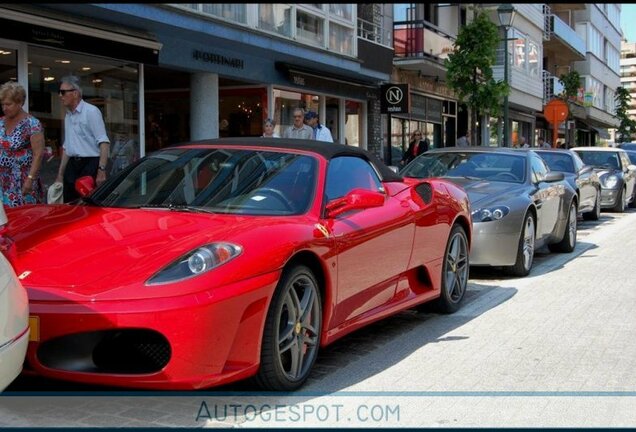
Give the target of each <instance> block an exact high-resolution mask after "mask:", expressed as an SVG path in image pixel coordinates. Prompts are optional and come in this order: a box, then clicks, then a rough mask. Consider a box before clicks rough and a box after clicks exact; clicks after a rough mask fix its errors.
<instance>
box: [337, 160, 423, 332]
mask: <svg viewBox="0 0 636 432" xmlns="http://www.w3.org/2000/svg"><path fill="white" fill-rule="evenodd" d="M356 188H364V189H368V190H373V191H383V188H382V184H381V182H380V180H379V178H378V176H377V174H376V173H375V171H374V170H373V168H372V167H371V165H370V164H369V163H368V162H367V161H366V160H364V159H361V158H358V157H351V156H343V157H339V158H335V159H333V160H332V161H331V162H330V165H329V168H328V171H327V185H326V189H325V192H326V195H327V201H329V200H332V199H335V198H339V197H342V196H345V195H346V194H347V193H348V192H349V191H351V190H353V189H356ZM325 223H326V224H328V226H330V228H331V235H333V236H334V238H335V241H336V250H337V266H338V268H337V275H338V280H337V306H336V311H335V319H334V321H333V323H334V325H340V324H342V323H344V322H345V321H348V320H351V319H353V318H356V317H359V316H360V315H363V314H365V313H366V312H369V311H370V310H372V309H374V308H377V307H381V306H382V305H384V304H387V303H388V302H389V301H390V300H391V298H392V297H393V296H394V294H395V289H396V284H397V276H398V275H399V274H401V273H403V272H404V271H405V270H406V268H407V265H408V262H409V258H410V256H411V250H412V247H413V234H414V230H415V226H414V214H413V211H412V209H411V208H410V206H409V205H408V204H406V205H405V204H403V203H402V202H400V201H399V200H397V199H395V198H391V197H387V198H386V200H385V202H384V205H382V206H381V207H375V208H367V209H364V210H353V211H349V212H346V213H343V214H341V215H339V216H337V217H335V218H332V219H331V220H327V221H325Z"/></svg>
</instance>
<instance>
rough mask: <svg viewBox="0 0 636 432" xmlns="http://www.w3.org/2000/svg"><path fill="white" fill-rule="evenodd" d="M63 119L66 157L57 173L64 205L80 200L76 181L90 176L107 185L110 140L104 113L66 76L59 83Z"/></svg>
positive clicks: (73, 80)
mask: <svg viewBox="0 0 636 432" xmlns="http://www.w3.org/2000/svg"><path fill="white" fill-rule="evenodd" d="M59 95H60V99H61V101H62V105H64V107H65V108H66V116H65V117H64V144H63V146H62V147H63V149H64V153H63V155H62V162H61V163H60V169H59V171H58V173H57V179H56V181H57V182H63V184H64V202H70V201H73V200H75V199H77V198H79V194H78V193H77V192H76V191H75V180H77V179H78V178H80V177H84V176H91V177H93V178H94V179H95V183H96V184H97V185H100V184H102V183H104V182H105V181H106V163H107V162H108V153H109V146H110V140H109V139H108V135H106V127H105V125H104V119H103V118H102V112H101V111H100V110H99V108H97V107H96V106H95V105H91V104H89V103H88V102H85V101H84V100H82V88H81V87H80V81H79V78H78V77H76V76H72V75H71V76H67V77H64V78H62V80H61V81H60V90H59Z"/></svg>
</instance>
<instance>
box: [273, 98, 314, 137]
mask: <svg viewBox="0 0 636 432" xmlns="http://www.w3.org/2000/svg"><path fill="white" fill-rule="evenodd" d="M319 107H320V97H319V96H318V95H313V94H310V93H298V92H293V91H287V90H277V89H276V90H274V112H275V114H274V115H275V120H276V129H275V130H276V132H277V133H278V134H279V135H280V136H283V132H284V131H285V129H287V128H288V127H290V126H291V125H292V124H294V108H302V109H303V110H305V112H307V111H309V110H312V111H316V112H318V111H319Z"/></svg>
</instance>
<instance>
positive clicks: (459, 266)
mask: <svg viewBox="0 0 636 432" xmlns="http://www.w3.org/2000/svg"><path fill="white" fill-rule="evenodd" d="M469 268H470V266H469V261H468V238H467V237H466V232H465V231H464V229H463V228H462V227H461V226H459V225H454V226H453V229H452V230H451V233H450V236H449V238H448V243H447V244H446V251H445V254H444V265H443V267H442V286H441V294H440V297H439V299H437V301H436V303H435V306H436V309H438V310H439V311H440V312H443V313H452V312H455V311H456V310H458V309H459V307H460V304H461V302H462V300H463V299H464V294H466V287H467V286H468V272H469Z"/></svg>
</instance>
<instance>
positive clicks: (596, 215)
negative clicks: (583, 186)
mask: <svg viewBox="0 0 636 432" xmlns="http://www.w3.org/2000/svg"><path fill="white" fill-rule="evenodd" d="M600 217H601V191H600V190H598V191H596V201H594V208H593V209H592V211H591V212H587V213H583V219H585V220H599V219H600Z"/></svg>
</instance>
